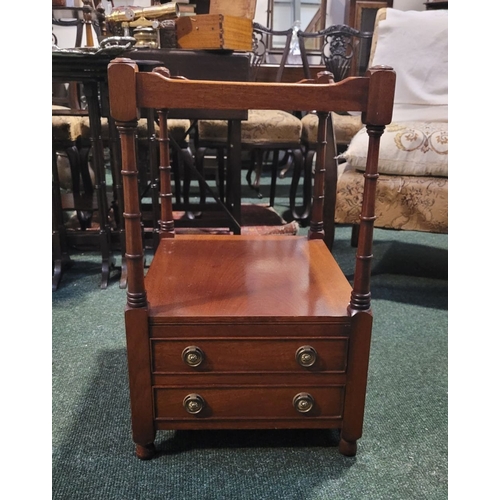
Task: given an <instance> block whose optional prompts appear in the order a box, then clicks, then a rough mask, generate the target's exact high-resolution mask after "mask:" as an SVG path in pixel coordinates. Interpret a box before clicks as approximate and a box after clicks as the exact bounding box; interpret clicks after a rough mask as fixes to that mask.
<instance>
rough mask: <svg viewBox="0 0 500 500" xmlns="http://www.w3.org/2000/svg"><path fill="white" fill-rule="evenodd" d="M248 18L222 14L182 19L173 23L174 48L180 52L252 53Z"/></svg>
mask: <svg viewBox="0 0 500 500" xmlns="http://www.w3.org/2000/svg"><path fill="white" fill-rule="evenodd" d="M252 29H253V23H252V20H251V19H248V18H245V17H236V16H230V15H225V14H202V15H199V16H183V17H179V18H178V19H177V21H176V31H177V46H178V47H179V48H181V49H200V50H215V49H225V50H244V51H250V50H252Z"/></svg>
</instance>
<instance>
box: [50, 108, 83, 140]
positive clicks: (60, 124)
mask: <svg viewBox="0 0 500 500" xmlns="http://www.w3.org/2000/svg"><path fill="white" fill-rule="evenodd" d="M68 109H69V108H67V107H65V106H57V105H52V111H53V112H56V113H57V111H58V110H68ZM81 133H82V118H81V117H79V116H67V115H54V114H53V115H52V138H53V140H55V141H76V139H77V138H78V137H79V136H80V135H81Z"/></svg>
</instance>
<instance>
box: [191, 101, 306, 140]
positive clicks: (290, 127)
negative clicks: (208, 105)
mask: <svg viewBox="0 0 500 500" xmlns="http://www.w3.org/2000/svg"><path fill="white" fill-rule="evenodd" d="M198 133H199V138H200V140H201V141H208V142H220V143H225V142H226V141H227V121H225V120H200V121H199V122H198ZM301 133H302V123H301V121H300V119H299V118H297V117H296V116H294V115H292V114H291V113H287V112H286V111H280V110H260V109H259V110H257V109H251V110H249V111H248V120H243V121H242V122H241V142H242V144H243V145H255V146H259V145H262V146H265V145H267V144H280V143H283V144H290V143H294V144H299V143H300V136H301Z"/></svg>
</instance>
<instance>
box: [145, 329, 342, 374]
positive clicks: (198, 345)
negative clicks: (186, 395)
mask: <svg viewBox="0 0 500 500" xmlns="http://www.w3.org/2000/svg"><path fill="white" fill-rule="evenodd" d="M347 346H348V339H347V338H345V337H344V338H342V337H336V338H332V339H324V338H316V339H315V338H289V339H283V338H281V339H262V338H234V339H195V338H193V339H175V340H171V339H169V340H165V339H152V340H151V352H152V371H153V373H154V374H174V373H175V374H179V373H196V372H201V373H252V372H259V373H262V372H274V373H278V372H279V373H283V372H285V373H292V372H307V371H313V372H328V373H344V372H345V370H346V364H347Z"/></svg>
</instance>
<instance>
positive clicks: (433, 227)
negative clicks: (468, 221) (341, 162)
mask: <svg viewBox="0 0 500 500" xmlns="http://www.w3.org/2000/svg"><path fill="white" fill-rule="evenodd" d="M363 186H364V175H363V172H359V171H357V170H354V169H353V168H352V167H349V166H347V167H346V169H345V170H344V172H343V173H342V174H340V176H339V179H338V183H337V202H336V207H335V222H337V223H338V224H358V223H359V216H360V213H361V208H360V207H361V194H362V192H363ZM375 215H376V219H375V227H380V228H391V229H406V230H410V231H426V232H431V233H447V232H448V179H447V178H446V177H423V176H420V177H416V176H409V175H407V176H394V175H380V176H379V179H378V181H377V197H376V201H375Z"/></svg>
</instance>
